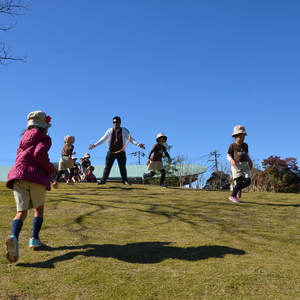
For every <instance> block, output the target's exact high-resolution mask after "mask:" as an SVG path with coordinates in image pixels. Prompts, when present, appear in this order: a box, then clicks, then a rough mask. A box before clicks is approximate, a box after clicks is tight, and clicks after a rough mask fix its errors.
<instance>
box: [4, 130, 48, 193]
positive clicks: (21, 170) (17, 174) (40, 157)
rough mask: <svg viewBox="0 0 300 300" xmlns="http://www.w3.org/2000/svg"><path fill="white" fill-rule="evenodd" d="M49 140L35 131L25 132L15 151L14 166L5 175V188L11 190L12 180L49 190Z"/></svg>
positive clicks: (41, 133) (46, 136)
mask: <svg viewBox="0 0 300 300" xmlns="http://www.w3.org/2000/svg"><path fill="white" fill-rule="evenodd" d="M51 144H52V142H51V138H50V137H49V136H48V135H46V134H44V133H43V132H41V131H39V130H37V129H35V128H34V129H30V130H26V131H25V133H24V135H23V137H22V139H21V141H20V144H19V148H18V150H17V158H16V161H15V164H14V166H13V167H12V168H11V169H10V171H9V173H8V175H7V182H6V186H7V187H8V188H9V189H12V188H13V185H14V179H22V180H26V181H30V182H34V183H38V184H41V185H43V186H45V187H46V188H47V190H50V176H49V175H50V174H51V173H53V172H54V166H53V165H52V163H50V160H49V157H48V151H49V149H50V148H51Z"/></svg>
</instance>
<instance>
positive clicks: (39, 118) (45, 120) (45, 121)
mask: <svg viewBox="0 0 300 300" xmlns="http://www.w3.org/2000/svg"><path fill="white" fill-rule="evenodd" d="M27 121H28V124H27V127H28V126H37V127H41V128H49V127H51V126H52V125H51V124H50V122H51V117H50V116H46V113H45V112H43V111H41V110H37V111H33V112H31V113H29V114H28V116H27Z"/></svg>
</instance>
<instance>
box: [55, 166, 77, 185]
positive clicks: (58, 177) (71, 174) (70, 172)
mask: <svg viewBox="0 0 300 300" xmlns="http://www.w3.org/2000/svg"><path fill="white" fill-rule="evenodd" d="M65 172H66V171H58V173H57V175H56V181H57V182H59V179H60V177H61V175H62V174H63V173H65ZM73 174H74V168H71V169H69V176H68V177H69V178H68V179H69V180H72V177H73Z"/></svg>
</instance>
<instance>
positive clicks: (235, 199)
mask: <svg viewBox="0 0 300 300" xmlns="http://www.w3.org/2000/svg"><path fill="white" fill-rule="evenodd" d="M229 200H230V201H232V202H234V203H239V202H240V200H239V199H238V198H237V197H233V196H230V197H229Z"/></svg>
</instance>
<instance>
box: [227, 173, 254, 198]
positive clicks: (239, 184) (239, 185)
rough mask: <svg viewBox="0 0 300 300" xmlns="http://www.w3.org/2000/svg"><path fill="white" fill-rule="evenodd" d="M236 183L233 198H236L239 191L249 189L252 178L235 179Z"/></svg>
mask: <svg viewBox="0 0 300 300" xmlns="http://www.w3.org/2000/svg"><path fill="white" fill-rule="evenodd" d="M234 180H235V182H236V185H235V187H234V188H233V191H232V194H231V196H233V197H236V195H237V193H238V191H239V190H242V189H243V188H245V187H247V186H249V185H250V183H251V179H250V178H245V177H238V178H235V179H234Z"/></svg>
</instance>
